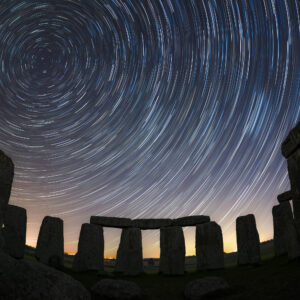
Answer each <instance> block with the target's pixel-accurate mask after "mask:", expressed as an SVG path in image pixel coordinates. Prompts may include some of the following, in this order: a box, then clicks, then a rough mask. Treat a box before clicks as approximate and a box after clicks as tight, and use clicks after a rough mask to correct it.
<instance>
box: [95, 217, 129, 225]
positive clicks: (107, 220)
mask: <svg viewBox="0 0 300 300" xmlns="http://www.w3.org/2000/svg"><path fill="white" fill-rule="evenodd" d="M90 223H91V224H95V225H100V226H103V227H113V228H128V227H132V223H131V219H128V218H115V217H102V216H101V217H100V216H92V217H91V219H90Z"/></svg>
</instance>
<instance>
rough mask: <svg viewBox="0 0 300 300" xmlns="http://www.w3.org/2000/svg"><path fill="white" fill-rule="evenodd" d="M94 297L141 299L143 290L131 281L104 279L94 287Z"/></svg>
mask: <svg viewBox="0 0 300 300" xmlns="http://www.w3.org/2000/svg"><path fill="white" fill-rule="evenodd" d="M92 299H93V300H98V299H99V300H101V299H103V300H104V299H109V300H139V299H142V291H141V289H140V287H139V286H138V285H137V284H136V283H134V282H131V281H127V280H116V279H102V280H100V281H99V282H97V283H96V284H95V285H94V286H93V287H92Z"/></svg>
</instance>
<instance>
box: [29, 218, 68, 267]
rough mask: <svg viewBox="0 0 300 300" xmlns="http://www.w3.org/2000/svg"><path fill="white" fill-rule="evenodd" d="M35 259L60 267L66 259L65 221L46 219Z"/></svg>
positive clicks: (42, 226)
mask: <svg viewBox="0 0 300 300" xmlns="http://www.w3.org/2000/svg"><path fill="white" fill-rule="evenodd" d="M35 257H36V259H37V260H38V261H40V262H42V263H44V264H47V265H50V266H53V267H56V268H58V267H60V266H62V265H63V259H64V234H63V220H61V219H60V218H54V217H49V216H47V217H45V218H44V220H43V222H42V225H41V228H40V232H39V237H38V241H37V246H36V251H35Z"/></svg>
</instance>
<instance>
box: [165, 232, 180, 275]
mask: <svg viewBox="0 0 300 300" xmlns="http://www.w3.org/2000/svg"><path fill="white" fill-rule="evenodd" d="M184 262H185V243H184V235H183V230H182V227H180V226H172V227H162V228H161V229H160V263H159V270H160V272H161V273H162V274H166V275H182V274H184Z"/></svg>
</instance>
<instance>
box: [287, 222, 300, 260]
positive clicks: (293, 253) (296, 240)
mask: <svg viewBox="0 0 300 300" xmlns="http://www.w3.org/2000/svg"><path fill="white" fill-rule="evenodd" d="M287 232H288V245H287V250H288V258H289V260H293V259H295V258H298V257H300V220H299V219H298V220H290V221H289V222H288V225H287Z"/></svg>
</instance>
